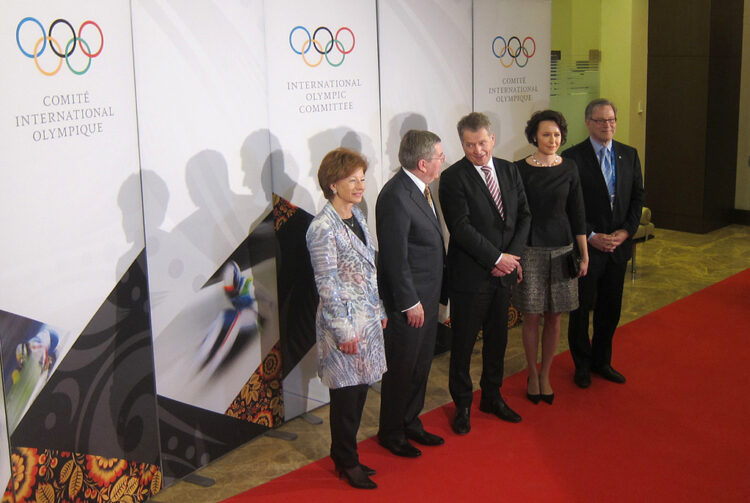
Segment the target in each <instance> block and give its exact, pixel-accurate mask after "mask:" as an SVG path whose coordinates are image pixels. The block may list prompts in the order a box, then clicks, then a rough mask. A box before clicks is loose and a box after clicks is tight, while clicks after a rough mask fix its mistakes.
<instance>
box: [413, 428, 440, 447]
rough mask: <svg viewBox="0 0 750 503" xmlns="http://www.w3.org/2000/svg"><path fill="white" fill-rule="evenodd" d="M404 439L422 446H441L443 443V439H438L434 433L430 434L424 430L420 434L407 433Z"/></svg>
mask: <svg viewBox="0 0 750 503" xmlns="http://www.w3.org/2000/svg"><path fill="white" fill-rule="evenodd" d="M406 438H408V439H409V440H414V441H415V442H416V443H418V444H422V445H443V444H444V443H445V440H443V437H438V436H437V435H435V434H434V433H430V432H427V431H424V430H422V431H420V432H413V431H407V432H406Z"/></svg>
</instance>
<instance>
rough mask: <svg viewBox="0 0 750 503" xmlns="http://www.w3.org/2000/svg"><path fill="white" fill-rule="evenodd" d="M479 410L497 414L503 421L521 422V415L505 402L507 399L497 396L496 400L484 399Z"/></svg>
mask: <svg viewBox="0 0 750 503" xmlns="http://www.w3.org/2000/svg"><path fill="white" fill-rule="evenodd" d="M479 410H481V411H482V412H487V413H488V414H495V415H496V416H497V417H499V418H500V419H502V420H503V421H508V422H509V423H520V422H521V416H519V415H518V414H516V412H515V411H514V410H513V409H511V408H510V407H508V404H507V403H505V400H503V399H502V398H495V399H494V400H487V401H485V400H482V401H481V402H479Z"/></svg>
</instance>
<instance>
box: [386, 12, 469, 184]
mask: <svg viewBox="0 0 750 503" xmlns="http://www.w3.org/2000/svg"><path fill="white" fill-rule="evenodd" d="M378 34H379V35H378V38H379V40H380V109H381V120H382V131H383V167H384V170H383V171H384V180H383V182H385V181H387V180H388V179H389V178H390V176H391V174H392V173H393V170H394V169H395V168H397V167H398V166H399V162H398V147H399V144H400V142H401V137H402V136H403V134H404V133H405V132H406V131H408V130H409V129H427V130H430V131H432V132H434V133H435V134H437V135H438V136H440V138H441V139H442V140H443V141H442V145H443V150H444V151H445V156H446V158H447V162H448V163H452V162H454V161H456V160H457V159H460V158H461V157H463V155H464V154H463V150H462V149H461V142H460V141H459V139H458V134H457V133H456V123H457V122H458V120H459V119H460V118H461V117H462V116H464V115H466V114H467V113H469V112H471V107H472V100H471V90H472V89H471V67H472V51H471V42H472V40H471V0H459V1H456V0H413V1H410V2H403V1H399V0H380V1H379V2H378ZM434 193H435V194H437V190H435V192H434Z"/></svg>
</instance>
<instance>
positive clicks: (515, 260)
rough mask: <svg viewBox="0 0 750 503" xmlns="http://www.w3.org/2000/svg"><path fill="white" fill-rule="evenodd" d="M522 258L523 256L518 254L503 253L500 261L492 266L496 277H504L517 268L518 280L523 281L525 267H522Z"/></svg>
mask: <svg viewBox="0 0 750 503" xmlns="http://www.w3.org/2000/svg"><path fill="white" fill-rule="evenodd" d="M520 260H521V257H519V256H517V255H512V254H510V253H503V255H502V257H500V262H498V263H497V264H495V267H493V268H492V271H491V273H492V275H493V276H495V277H502V276H506V275H508V274H510V273H512V272H513V271H516V270H517V271H518V281H521V280H522V279H523V269H521V262H520Z"/></svg>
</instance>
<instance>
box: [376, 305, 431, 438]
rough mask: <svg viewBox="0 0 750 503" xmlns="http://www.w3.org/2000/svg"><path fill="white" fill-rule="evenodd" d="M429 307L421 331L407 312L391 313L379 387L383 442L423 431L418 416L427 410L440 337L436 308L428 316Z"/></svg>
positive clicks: (380, 431) (379, 436)
mask: <svg viewBox="0 0 750 503" xmlns="http://www.w3.org/2000/svg"><path fill="white" fill-rule="evenodd" d="M428 307H429V306H428ZM428 307H426V308H425V320H424V325H422V327H420V328H414V327H410V326H409V324H408V323H407V320H406V315H405V314H404V313H389V314H388V325H387V326H386V328H385V333H384V334H383V335H384V341H385V357H386V362H387V364H388V371H387V372H386V373H385V375H384V376H383V382H382V385H381V388H380V429H379V431H378V438H380V439H381V440H394V441H400V440H405V439H406V432H407V431H409V432H413V433H420V432H422V431H424V428H423V426H422V421H421V420H420V419H419V413H420V412H421V411H422V408H423V407H424V397H425V392H426V391H427V378H428V377H429V375H430V366H431V365H432V357H433V356H434V354H435V340H436V338H437V308H436V307H435V308H434V309H430V310H431V311H434V313H428Z"/></svg>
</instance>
